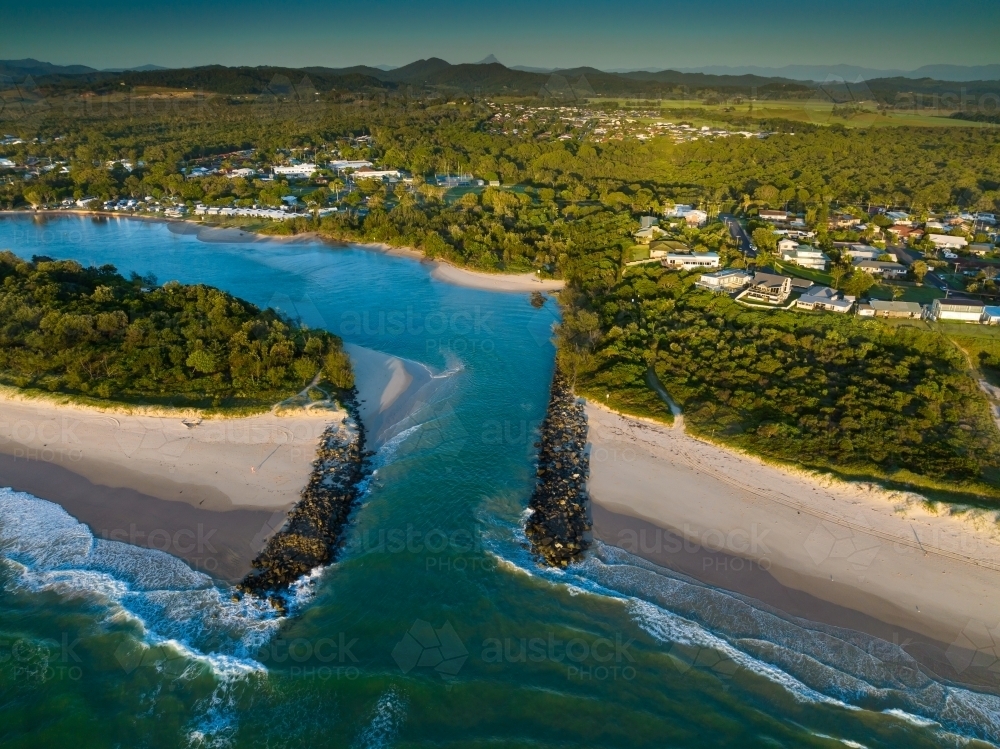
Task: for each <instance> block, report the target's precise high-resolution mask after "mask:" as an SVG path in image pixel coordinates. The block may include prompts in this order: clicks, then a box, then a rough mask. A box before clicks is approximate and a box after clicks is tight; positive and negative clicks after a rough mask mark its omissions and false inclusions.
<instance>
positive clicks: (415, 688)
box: [0, 217, 1000, 749]
mask: <svg viewBox="0 0 1000 749" xmlns="http://www.w3.org/2000/svg"><path fill="white" fill-rule="evenodd" d="M7 248H9V249H11V250H13V251H14V252H15V253H17V254H18V255H21V256H23V257H25V258H29V257H31V256H32V255H48V256H50V257H53V258H59V259H68V258H72V259H75V260H78V261H79V262H81V263H84V264H94V265H102V264H106V263H111V264H114V265H115V266H117V268H118V269H119V271H120V272H122V273H125V274H127V273H129V272H131V271H136V272H138V273H141V274H147V273H153V274H155V275H156V276H157V278H158V279H159V281H160V282H165V281H168V280H172V279H176V280H179V281H182V282H187V283H205V284H210V285H213V286H218V287H220V288H222V289H225V290H227V291H229V292H231V293H233V294H235V295H237V296H240V297H242V298H245V299H247V300H249V301H251V302H253V303H255V304H258V305H261V306H268V305H270V306H274V307H278V308H280V309H282V310H284V311H286V312H288V313H289V314H291V315H293V316H295V317H298V318H301V319H302V321H303V322H305V323H306V324H308V325H310V326H313V327H320V326H321V327H325V328H327V329H329V330H331V331H333V332H335V333H337V334H338V335H341V336H342V337H343V338H344V339H345V340H347V341H348V342H351V343H357V344H361V345H364V346H369V347H371V348H375V349H379V350H381V351H385V352H387V353H391V354H394V355H398V356H402V357H408V358H410V359H414V360H417V361H420V362H423V363H425V364H427V365H429V366H431V367H433V368H434V369H436V370H439V371H444V370H453V371H456V374H455V375H454V387H453V388H452V389H451V391H450V395H449V397H448V398H447V399H446V400H442V401H441V402H439V403H437V404H435V405H434V406H433V407H431V408H429V409H427V411H426V412H424V413H423V414H422V415H421V417H420V420H419V423H418V424H417V425H416V426H414V427H412V428H410V429H408V430H406V431H404V432H403V433H401V434H400V435H399V436H398V437H397V438H395V439H394V440H392V441H391V442H390V443H388V444H386V445H385V446H383V447H381V448H380V451H379V454H378V455H377V456H376V458H375V460H376V462H377V464H378V466H379V467H378V470H377V472H376V474H375V476H374V478H373V479H372V481H371V483H370V485H369V486H368V488H367V491H366V493H365V496H364V500H363V504H362V506H361V507H360V508H359V510H358V511H357V513H356V517H355V520H354V524H353V528H352V531H351V541H350V543H349V545H348V548H347V550H346V552H345V553H344V555H343V556H342V558H341V560H340V561H339V562H338V563H337V564H335V565H334V566H332V567H331V568H329V569H327V570H325V571H323V572H322V573H320V574H319V575H317V578H316V579H315V580H313V581H311V584H310V585H307V586H303V589H302V591H301V594H300V596H299V602H298V604H297V610H296V612H295V615H294V616H291V617H289V618H287V619H275V618H274V617H273V616H272V615H271V614H269V613H268V612H267V611H263V610H258V609H255V608H254V607H252V606H250V605H249V604H247V603H234V602H233V601H232V600H231V598H230V592H229V591H228V589H227V588H226V587H225V586H224V585H221V584H218V583H216V582H214V581H213V580H211V579H210V578H209V577H207V576H205V575H204V574H202V573H199V572H195V571H193V570H191V569H190V568H188V567H187V566H186V565H185V564H183V563H182V562H180V561H179V560H176V559H174V558H173V557H169V556H167V555H166V554H163V553H161V552H156V551H150V550H145V549H138V548H134V547H131V546H127V545H125V544H121V543H117V542H112V541H105V540H102V539H95V538H94V536H93V535H92V534H91V533H90V531H89V529H88V528H86V526H82V525H80V524H79V523H77V522H76V521H75V520H74V519H73V518H71V517H69V516H68V515H67V514H66V513H65V512H63V511H62V510H61V509H60V508H58V507H56V506H55V505H52V504H50V503H47V502H43V501H40V500H37V499H34V498H31V497H29V496H27V495H16V494H14V493H12V492H10V491H7V490H2V489H0V552H2V553H3V554H4V555H6V557H7V561H3V562H0V745H2V746H4V747H39V746H52V747H57V746H58V747H62V746H72V745H81V746H88V747H91V746H92V747H116V746H143V747H184V746H220V747H222V746H227V747H284V746H289V747H389V746H394V747H409V746H414V747H415V746H422V747H439V746H440V747H443V746H456V747H458V746H460V747H476V746H482V747H486V746H489V747H496V748H499V747H515V746H516V747H525V746H532V747H557V746H558V747H583V746H586V747H627V748H628V749H634V748H635V747H654V746H655V747H698V746H706V747H707V746H712V747H725V746H732V747H740V749H747V748H749V747H806V746H813V747H836V746H840V747H843V746H849V747H862V746H863V747H938V746H965V745H969V744H970V743H971V744H979V742H978V741H975V740H971V739H972V737H979V738H980V739H989V740H992V741H993V742H997V741H998V740H1000V717H998V705H1000V701H998V700H997V699H996V698H994V697H991V696H988V695H981V694H977V693H973V692H969V691H966V690H962V689H959V688H955V687H949V686H947V685H944V684H940V683H938V682H935V681H933V680H931V679H929V678H927V677H926V676H923V675H922V674H921V673H920V672H919V670H918V669H917V668H916V666H915V664H913V663H912V661H910V659H909V657H908V656H907V655H906V654H905V653H904V652H903V651H902V650H900V649H899V648H897V647H895V646H894V645H892V644H891V643H884V642H881V641H874V640H872V639H871V638H865V637H862V636H860V635H854V634H853V633H850V632H845V631H841V630H837V629H835V628H832V627H821V626H818V625H817V626H810V625H808V624H806V623H803V622H797V621H791V620H788V619H787V618H784V617H781V616H779V615H777V614H775V613H774V612H770V611H768V610H765V609H763V608H761V607H759V606H755V605H754V604H753V602H751V601H747V600H744V599H741V598H738V597H736V596H732V595H728V594H725V593H723V592H721V591H717V590H714V589H711V588H707V587H705V586H702V585H699V584H697V583H695V582H694V581H691V580H688V579H685V578H683V577H681V576H678V575H672V574H666V573H665V572H664V571H662V570H657V569H656V568H654V567H653V566H652V565H650V564H648V563H646V562H643V561H641V560H639V559H637V558H635V557H632V556H630V555H628V554H626V553H625V552H622V551H619V550H616V549H613V548H610V547H603V546H599V547H598V548H597V549H596V551H595V553H594V554H593V555H592V556H591V557H590V558H589V559H588V561H587V562H585V563H584V564H582V565H580V566H579V567H578V568H574V569H571V570H569V571H567V572H552V571H543V570H540V569H538V568H537V567H536V566H535V565H534V564H533V562H532V560H531V559H530V557H529V556H528V554H527V553H526V552H525V551H524V549H523V547H522V538H521V536H520V530H519V529H520V527H521V522H522V514H523V512H524V508H525V507H526V505H527V501H528V497H529V496H530V493H531V489H532V482H533V478H534V470H533V463H532V460H533V447H532V443H533V441H534V434H533V430H534V428H535V427H536V426H537V424H538V423H539V422H540V420H541V419H542V418H543V416H544V409H545V405H546V401H547V389H548V383H549V380H550V377H551V374H552V366H553V364H552V362H553V353H554V352H553V347H552V344H551V342H550V340H549V338H550V330H551V326H552V324H553V322H554V321H555V319H556V311H555V309H554V305H553V303H551V302H550V303H549V304H547V305H546V306H545V307H544V308H543V309H541V310H536V309H534V308H533V307H532V306H531V305H530V304H529V303H528V298H527V295H526V294H500V293H491V292H485V291H478V290H471V289H464V288H458V287H455V286H451V285H448V284H445V283H441V282H438V281H435V280H433V279H431V278H430V274H429V269H428V267H427V266H425V265H422V264H421V263H419V262H417V261H415V260H412V259H408V258H400V257H391V256H388V255H384V254H380V253H377V252H371V251H367V250H363V249H358V248H346V249H332V248H328V247H323V246H319V245H313V246H310V245H293V244H279V243H267V244H260V243H258V244H221V243H207V242H202V241H199V240H198V239H197V238H196V237H194V236H190V235H184V234H178V233H174V232H172V231H170V230H169V228H168V226H167V225H165V224H162V223H145V222H140V221H127V220H101V221H97V220H92V219H89V218H88V219H84V218H75V217H73V218H69V217H67V218H53V219H47V220H45V221H39V220H36V219H32V218H31V217H16V218H15V217H8V218H4V219H0V249H7ZM970 740H971V741H970ZM980 745H982V744H980Z"/></svg>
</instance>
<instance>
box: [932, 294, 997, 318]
mask: <svg viewBox="0 0 1000 749" xmlns="http://www.w3.org/2000/svg"><path fill="white" fill-rule="evenodd" d="M983 309H984V305H983V303H982V302H977V301H975V300H973V299H935V300H934V302H933V303H932V304H931V311H930V317H931V319H932V320H939V321H941V320H957V321H960V322H979V321H980V320H982V318H983Z"/></svg>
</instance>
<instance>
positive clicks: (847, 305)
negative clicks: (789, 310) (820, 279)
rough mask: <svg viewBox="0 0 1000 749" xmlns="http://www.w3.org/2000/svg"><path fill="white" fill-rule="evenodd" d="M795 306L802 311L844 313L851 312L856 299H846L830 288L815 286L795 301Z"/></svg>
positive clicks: (850, 297)
mask: <svg viewBox="0 0 1000 749" xmlns="http://www.w3.org/2000/svg"><path fill="white" fill-rule="evenodd" d="M795 306H796V307H799V308H801V309H811V310H829V311H831V312H841V313H844V312H850V311H851V307H853V306H854V297H852V296H849V297H845V296H843V295H842V294H841V293H840V292H839V291H837V290H836V289H831V288H830V287H829V286H813V287H812V288H810V289H809V290H808V291H807V292H805V293H804V294H803V295H802V296H800V297H799V298H798V299H796V300H795Z"/></svg>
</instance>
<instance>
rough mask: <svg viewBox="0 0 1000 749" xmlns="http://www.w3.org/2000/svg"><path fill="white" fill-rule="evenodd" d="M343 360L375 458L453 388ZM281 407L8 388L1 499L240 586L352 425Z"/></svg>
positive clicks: (389, 362) (356, 358) (432, 378)
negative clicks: (192, 406)
mask: <svg viewBox="0 0 1000 749" xmlns="http://www.w3.org/2000/svg"><path fill="white" fill-rule="evenodd" d="M345 348H347V350H348V353H349V354H350V355H351V359H352V366H353V367H354V370H355V374H356V378H357V379H358V391H359V400H362V401H365V402H363V403H361V404H360V406H361V408H360V410H361V413H362V414H363V418H362V425H363V426H364V428H365V429H366V430H367V431H368V433H369V434H370V435H371V436H372V440H371V444H372V446H373V447H376V448H377V447H378V446H379V444H381V443H382V442H384V441H385V440H387V439H390V438H391V437H392V436H394V435H395V434H396V433H398V431H401V430H402V429H403V428H406V427H407V426H409V422H410V421H412V419H413V418H414V417H415V414H418V413H419V412H420V410H421V409H422V408H423V407H424V406H425V405H427V404H428V403H432V402H434V399H435V398H437V397H440V388H441V387H443V386H445V385H446V384H447V383H448V382H450V380H451V378H450V377H447V376H440V375H435V374H434V373H432V372H431V371H430V370H429V369H427V368H426V367H424V366H423V365H420V364H418V363H417V362H410V361H409V360H403V359H399V358H398V357H393V356H390V355H388V354H383V353H381V352H378V351H374V350H370V349H364V348H362V347H358V346H352V345H350V344H348V345H347V346H346V347H345ZM369 404H371V406H374V408H372V407H370V405H369ZM280 405H281V404H279V406H276V407H275V408H273V409H272V410H271V411H269V412H265V413H262V414H258V415H253V416H249V417H247V416H235V415H219V414H213V415H212V418H205V417H203V415H201V414H200V413H198V412H196V411H187V410H183V411H182V410H179V409H178V410H170V409H164V408H160V407H148V408H147V407H130V406H126V405H120V404H108V407H107V408H100V407H97V406H92V405H78V404H75V403H73V402H72V401H71V400H69V399H67V398H64V397H61V396H59V395H58V394H52V395H51V396H50V395H47V394H42V393H38V394H36V393H29V394H25V393H23V392H21V391H17V390H16V389H14V388H2V389H0V487H11V488H13V489H15V490H17V491H24V492H27V493H29V494H32V495H33V496H35V497H38V498H39V499H43V500H46V501H49V502H53V503H55V504H57V505H60V506H61V507H63V508H64V509H65V510H66V511H67V512H69V513H70V514H71V515H73V516H74V517H75V518H77V519H78V520H80V521H81V522H83V523H85V524H87V525H89V526H90V527H91V529H92V531H93V533H94V535H95V536H99V537H102V538H109V539H111V540H123V541H127V542H129V543H133V544H135V545H138V546H146V547H148V548H156V549H159V550H161V551H166V552H168V553H171V554H173V555H174V556H178V557H180V558H181V559H184V560H185V561H186V562H188V564H189V565H191V566H192V567H193V568H195V569H198V570H200V571H202V572H206V573H208V574H211V575H213V576H218V577H219V578H220V579H224V580H226V581H227V582H237V581H239V580H241V579H243V578H244V577H245V575H246V574H247V573H248V572H250V571H251V569H252V568H251V561H252V560H253V559H254V558H256V557H257V556H258V555H259V554H260V552H261V550H262V549H263V548H264V547H265V544H266V543H267V542H268V540H269V539H270V538H271V536H272V535H274V533H275V532H276V531H278V530H279V529H280V528H281V527H282V526H283V525H284V524H285V522H286V519H287V516H288V512H289V510H291V509H292V508H293V507H295V506H296V505H297V504H298V503H299V502H300V501H301V495H302V492H303V490H305V489H306V487H307V486H308V485H309V483H310V481H311V479H312V474H313V463H314V461H315V460H316V458H317V453H318V451H319V447H320V445H321V444H325V443H326V441H327V440H326V435H327V432H328V430H329V428H330V427H331V425H333V426H336V425H339V424H341V423H342V422H343V421H344V419H345V418H346V416H347V413H346V412H345V411H343V410H339V409H338V410H330V409H315V408H312V409H305V408H290V407H286V408H280ZM366 420H368V421H371V424H372V426H373V427H374V428H370V427H369V425H368V423H367V422H366Z"/></svg>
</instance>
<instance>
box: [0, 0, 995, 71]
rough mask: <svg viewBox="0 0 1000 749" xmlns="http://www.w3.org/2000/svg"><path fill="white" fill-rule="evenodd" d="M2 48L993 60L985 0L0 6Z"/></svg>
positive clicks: (44, 52)
mask: <svg viewBox="0 0 1000 749" xmlns="http://www.w3.org/2000/svg"><path fill="white" fill-rule="evenodd" d="M5 5H6V6H7V7H6V8H5V9H4V10H3V14H2V15H3V17H4V32H3V34H2V35H0V58H3V59H13V58H22V57H34V58H37V59H40V60H45V61H48V62H54V63H58V64H70V63H80V64H84V65H91V66H93V67H98V68H104V67H130V66H136V65H142V64H146V63H154V64H158V65H165V66H169V67H182V66H183V67H187V66H193V65H205V64H209V63H221V64H224V65H263V64H273V65H287V66H306V65H329V66H346V65H355V64H368V65H378V64H389V65H402V64H405V63H408V62H412V61H413V60H416V59H419V58H423V57H431V56H435V57H443V58H444V59H446V60H448V61H449V62H453V63H457V62H476V61H478V60H480V59H482V58H483V57H485V56H486V55H488V54H490V53H493V54H495V55H496V56H497V57H498V58H499V59H500V61H501V62H503V63H504V64H506V65H534V66H547V67H571V66H576V65H592V66H594V67H600V68H604V69H610V68H626V67H633V68H639V67H650V66H655V67H664V68H666V67H697V66H702V65H748V64H749V65H766V66H781V65H786V64H823V65H828V64H836V63H849V64H854V65H861V66H867V67H877V68H901V69H912V68H916V67H919V66H921V65H925V64H930V63H954V64H961V65H978V64H988V63H996V62H1000V3H998V2H996V0H956V1H954V2H931V1H928V0H908V2H902V1H901V0H886V1H885V2H880V3H872V2H870V1H869V2H860V1H859V0H844V1H843V2H839V3H830V2H825V3H811V4H806V3H803V2H802V1H801V0H795V2H792V1H791V0H765V2H758V3H746V2H735V0H724V1H723V2H702V3H698V2H691V1H690V0H688V1H687V2H683V3H681V2H673V1H671V2H651V1H650V0H640V1H639V2H634V1H633V2H621V1H618V2H614V1H611V0H577V1H576V2H565V1H556V2H551V1H542V0H501V1H500V2H481V1H480V2H464V3H463V2H455V1H453V0H447V1H446V2H428V1H427V0H373V1H369V2H355V3H346V2H340V1H339V0H326V1H321V0H299V2H294V3H292V2H269V3H263V2H258V1H257V0H251V1H250V2H238V3H237V2H232V1H226V2H218V1H213V0H202V1H201V2H191V1H190V0H176V1H172V2H149V3H147V2H143V1H142V0H128V2H124V1H123V0H104V1H103V2H100V3H93V2H89V1H87V0H73V2H67V1H65V0H54V1H52V2H46V3H33V2H7V3H5Z"/></svg>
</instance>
